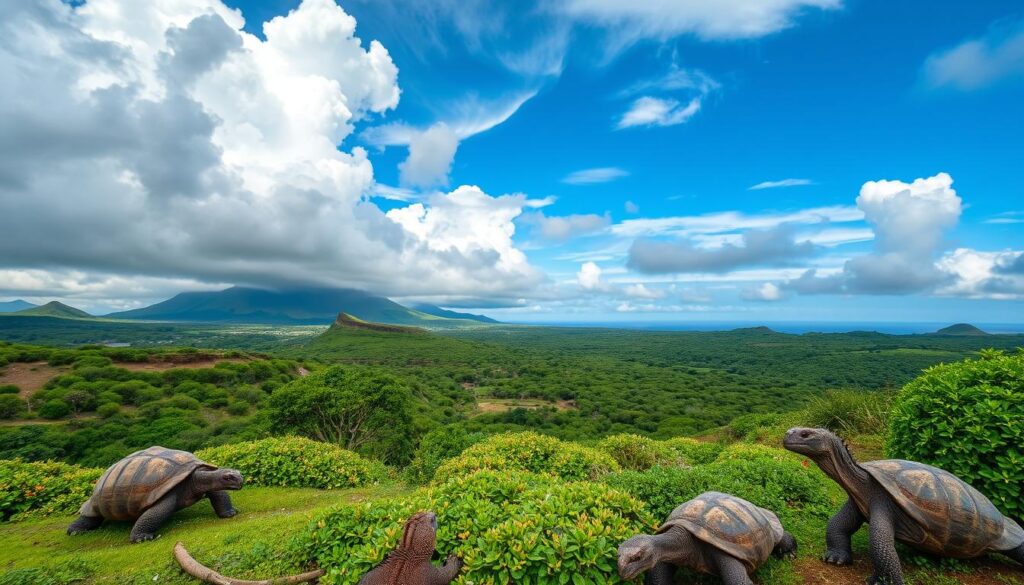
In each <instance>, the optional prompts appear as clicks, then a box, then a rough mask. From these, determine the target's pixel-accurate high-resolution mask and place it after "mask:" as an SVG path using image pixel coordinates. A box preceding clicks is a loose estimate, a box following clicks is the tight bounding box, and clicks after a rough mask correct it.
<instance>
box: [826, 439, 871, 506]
mask: <svg viewBox="0 0 1024 585" xmlns="http://www.w3.org/2000/svg"><path fill="white" fill-rule="evenodd" d="M814 462H815V463H817V464H818V467H820V468H821V470H822V471H824V472H825V475H827V476H829V477H830V478H832V479H833V480H834V481H835V482H836V483H838V484H839V485H840V486H842V487H843V489H844V490H846V492H847V493H853V492H857V493H861V494H863V493H864V490H865V489H866V488H867V487H868V483H869V478H870V476H869V475H868V472H867V471H865V469H864V468H863V467H861V466H860V464H859V463H857V460H856V459H854V458H853V455H852V454H851V453H850V449H849V448H847V446H846V444H845V443H843V441H842V440H840V439H839V437H833V439H832V446H831V448H830V449H828V450H827V451H825V453H824V454H822V455H820V456H818V457H816V458H815V461H814Z"/></svg>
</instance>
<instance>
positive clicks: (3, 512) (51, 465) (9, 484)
mask: <svg viewBox="0 0 1024 585" xmlns="http://www.w3.org/2000/svg"><path fill="white" fill-rule="evenodd" d="M102 474H103V470H102V469H92V468H87V467H79V466H77V465H69V464H67V463H55V462H50V461H47V462H42V463H39V462H25V461H21V460H17V459H15V460H0V519H2V520H10V519H11V518H12V517H13V518H18V517H21V516H25V515H42V516H46V515H49V514H73V513H75V512H77V511H78V508H79V507H80V506H81V505H82V503H83V502H85V501H86V500H87V499H89V495H90V494H92V488H93V484H94V483H96V480H97V479H99V477H100V475H102Z"/></svg>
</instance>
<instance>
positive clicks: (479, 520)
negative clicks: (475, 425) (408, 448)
mask: <svg viewBox="0 0 1024 585" xmlns="http://www.w3.org/2000/svg"><path fill="white" fill-rule="evenodd" d="M419 510H432V511H433V512H434V513H436V514H437V517H438V539H437V549H438V551H439V552H440V553H441V554H442V556H445V555H448V554H451V553H456V554H458V555H459V556H460V557H462V559H463V560H464V561H465V563H466V566H465V568H464V569H463V572H462V573H461V577H460V582H461V583H474V584H476V585H492V584H505V583H517V584H539V583H551V584H556V583H567V582H569V579H570V578H571V582H572V583H574V584H578V585H590V584H594V585H596V584H601V585H604V584H606V583H621V581H620V580H619V578H618V575H617V574H616V547H617V546H618V544H619V543H620V542H622V541H623V540H625V539H626V538H629V537H630V536H633V535H634V534H637V533H639V532H643V531H649V530H651V529H652V528H653V527H654V519H653V518H652V517H651V516H650V515H649V514H647V513H646V511H645V510H644V508H643V504H641V503H640V502H639V501H637V500H636V499H634V498H633V497H631V496H628V495H626V494H624V493H621V492H618V491H615V490H612V489H610V488H608V487H607V486H604V485H601V484H599V483H584V482H577V483H563V482H560V481H558V480H556V479H554V478H551V477H550V476H540V475H536V474H530V473H508V472H500V471H480V472H477V473H474V474H470V475H468V476H463V477H457V478H454V479H452V480H451V481H450V482H448V483H446V484H443V485H441V486H439V487H436V488H432V489H422V490H420V491H417V492H415V493H414V494H412V495H411V496H409V497H406V498H402V499H396V500H385V501H377V502H372V503H368V504H356V505H345V506H342V507H339V508H336V509H334V510H331V511H329V512H327V513H325V514H324V515H323V516H321V517H319V518H317V519H314V520H313V521H312V522H311V523H310V525H309V527H308V528H307V530H306V532H305V534H304V535H303V536H301V537H300V542H301V543H302V546H303V548H304V551H303V555H304V556H303V558H313V559H314V560H315V561H316V563H317V564H318V565H319V566H320V567H323V568H325V569H326V570H327V575H326V576H325V577H323V578H322V579H321V581H320V582H321V583H323V584H324V585H337V584H341V583H353V582H355V580H356V579H357V578H358V576H359V575H362V574H363V573H365V572H366V571H368V570H369V569H371V568H372V567H373V566H375V565H376V564H377V563H379V562H380V561H381V560H382V559H383V558H384V556H385V555H386V554H387V552H388V551H389V550H390V549H392V548H393V547H394V546H396V545H397V543H398V540H399V538H400V537H401V533H402V526H403V524H404V523H405V521H406V519H408V517H409V516H411V515H412V514H414V513H416V512H417V511H419Z"/></svg>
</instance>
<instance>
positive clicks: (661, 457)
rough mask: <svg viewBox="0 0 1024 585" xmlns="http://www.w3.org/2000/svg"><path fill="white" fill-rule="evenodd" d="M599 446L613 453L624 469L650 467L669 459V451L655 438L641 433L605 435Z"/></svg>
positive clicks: (609, 453)
mask: <svg viewBox="0 0 1024 585" xmlns="http://www.w3.org/2000/svg"><path fill="white" fill-rule="evenodd" d="M597 448H598V449H600V450H601V451H604V452H605V453H607V454H608V455H611V457H612V458H613V459H615V461H616V462H617V463H618V464H619V465H620V466H621V467H622V468H623V469H649V468H651V467H654V466H655V465H656V464H658V463H661V462H663V461H665V460H666V459H667V457H666V456H667V455H668V453H667V451H666V449H664V448H663V447H662V445H661V444H660V443H659V442H658V441H655V440H654V439H649V438H647V437H641V436H640V435H629V434H622V435H612V436H610V437H605V438H604V439H602V440H601V442H599V443H598V444H597Z"/></svg>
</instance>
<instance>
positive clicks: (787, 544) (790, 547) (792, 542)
mask: <svg viewBox="0 0 1024 585" xmlns="http://www.w3.org/2000/svg"><path fill="white" fill-rule="evenodd" d="M796 549H797V546H796V539H795V538H793V535H792V534H790V533H788V532H783V533H782V539H781V540H779V543H778V544H776V545H775V549H774V550H772V555H774V556H775V558H777V559H793V558H796Z"/></svg>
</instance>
